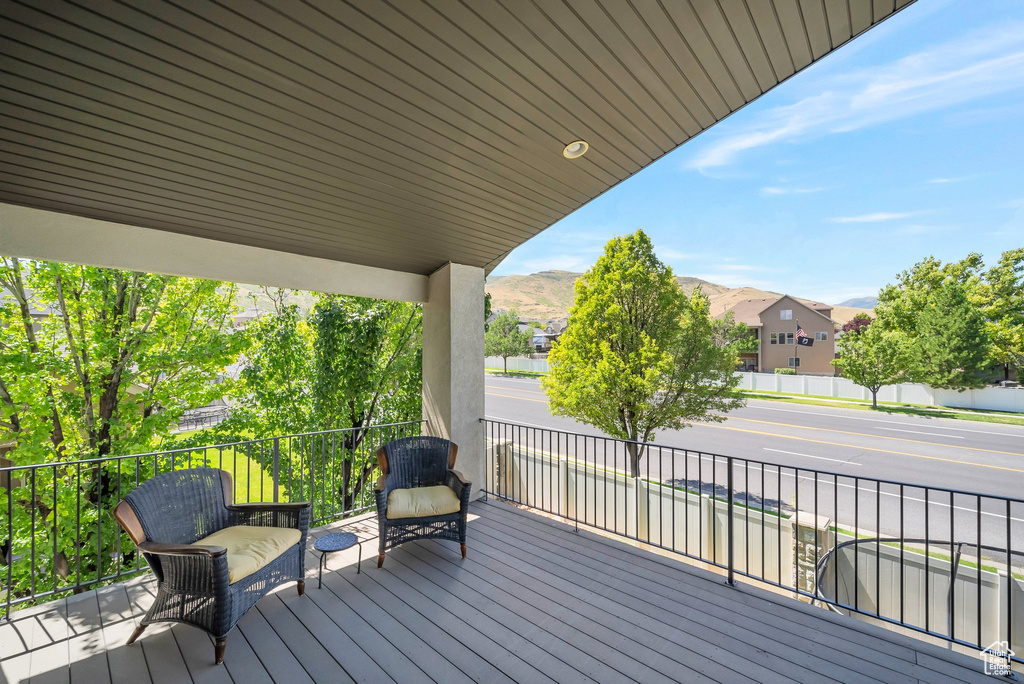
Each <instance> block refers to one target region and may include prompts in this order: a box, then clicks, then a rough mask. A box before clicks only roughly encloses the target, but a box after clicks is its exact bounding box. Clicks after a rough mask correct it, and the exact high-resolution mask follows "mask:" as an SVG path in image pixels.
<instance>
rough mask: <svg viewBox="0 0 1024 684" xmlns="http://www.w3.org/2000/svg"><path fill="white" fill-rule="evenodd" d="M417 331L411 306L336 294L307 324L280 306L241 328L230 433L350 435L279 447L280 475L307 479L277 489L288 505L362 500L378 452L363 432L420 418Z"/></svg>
mask: <svg viewBox="0 0 1024 684" xmlns="http://www.w3.org/2000/svg"><path fill="white" fill-rule="evenodd" d="M421 328H422V313H421V309H420V307H419V306H417V305H414V304H406V303H401V302H385V301H379V300H373V299H366V298H360V297H343V296H338V295H317V302H316V305H315V306H314V307H313V310H312V312H311V314H310V316H309V318H308V320H306V319H303V318H302V317H301V316H300V314H299V311H298V309H297V307H295V306H293V305H287V306H282V307H280V308H279V313H272V314H265V315H263V316H260V317H259V319H258V320H257V321H256V322H255V323H254V324H253V325H251V326H250V328H249V330H250V331H251V334H252V348H251V349H250V350H249V352H248V353H247V354H246V357H245V358H244V359H243V370H242V372H241V377H240V379H239V382H238V383H237V385H236V390H235V393H234V396H235V399H236V402H237V408H236V410H235V417H234V418H233V419H232V420H233V421H237V424H236V425H237V427H238V428H249V429H251V430H253V431H254V432H256V434H257V435H258V436H262V437H270V436H275V435H291V434H299V433H306V432H317V431H327V430H338V429H349V428H355V429H354V430H352V431H351V432H349V433H346V434H345V435H344V437H339V436H337V435H331V436H324V435H311V436H305V437H300V438H297V439H289V440H287V441H286V442H285V443H284V444H283V446H281V447H280V451H281V455H282V458H284V459H290V460H291V461H292V463H291V464H290V465H291V467H290V469H289V472H292V471H295V472H299V470H302V471H303V472H307V473H309V474H310V477H304V478H301V479H290V480H288V481H287V482H286V483H285V485H284V486H285V488H286V490H287V495H288V497H289V498H290V499H292V500H299V499H314V500H316V501H317V506H318V509H317V510H316V511H315V514H316V515H318V516H320V515H327V514H331V513H334V512H338V511H342V510H351V509H352V508H353V507H354V506H355V505H357V504H361V503H364V502H365V497H366V496H367V493H368V489H367V487H366V483H367V482H369V481H370V478H371V476H372V474H373V469H374V467H375V466H376V461H375V460H374V451H375V449H376V448H377V447H378V446H380V445H379V444H367V443H365V442H364V440H365V438H366V436H367V434H369V431H370V430H371V429H372V428H373V427H374V426H375V425H380V424H385V423H392V422H401V421H406V420H414V419H418V418H419V417H420V415H421V414H422V409H421V399H420V390H421V386H422V380H421ZM262 462H263V465H264V466H265V467H266V468H271V467H272V462H271V461H270V460H267V459H263V460H262ZM324 484H328V485H329V486H326V487H324V486H323V485H324ZM314 492H315V493H316V496H313V494H314Z"/></svg>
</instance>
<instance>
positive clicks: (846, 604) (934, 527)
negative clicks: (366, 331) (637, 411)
mask: <svg viewBox="0 0 1024 684" xmlns="http://www.w3.org/2000/svg"><path fill="white" fill-rule="evenodd" d="M484 422H485V432H486V442H487V471H486V472H487V482H486V483H485V489H486V491H487V493H488V494H489V495H492V496H495V497H498V498H501V499H505V500H508V501H511V502H514V503H518V504H522V505H525V506H529V507H532V508H535V509H539V510H542V511H545V512H547V513H551V514H554V515H557V516H560V517H562V518H564V519H565V520H567V521H569V522H570V523H573V524H575V525H576V526H577V528H579V527H580V526H586V527H589V528H594V529H597V530H601V531H604V532H609V533H613V534H616V535H620V536H623V537H626V538H629V539H633V540H637V541H640V542H643V543H645V544H648V545H650V546H653V547H657V548H660V549H664V550H666V551H670V552H673V553H676V554H680V555H682V556H686V557H688V558H691V559H694V560H697V561H701V562H702V563H703V564H705V565H706V566H709V567H711V568H717V569H718V570H719V571H721V572H722V573H723V574H724V575H725V577H726V581H727V582H729V583H730V584H732V583H734V582H735V581H736V578H737V577H741V578H748V579H750V580H755V581H757V582H760V583H766V584H769V585H772V586H773V587H775V588H776V590H783V591H785V592H787V593H791V595H793V596H794V597H797V598H802V599H804V600H809V601H811V602H813V603H816V604H819V605H822V606H825V607H827V608H829V609H830V610H834V611H837V612H841V613H845V614H850V615H854V616H857V617H869V618H873V619H877V620H881V621H884V622H886V623H889V624H894V625H899V626H901V627H904V628H907V629H908V630H911V631H913V632H918V633H923V634H927V635H930V636H934V637H939V638H942V639H945V640H947V641H950V642H954V643H957V644H960V645H963V646H967V647H970V648H974V649H979V650H981V649H985V648H987V647H989V646H998V645H999V644H1000V643H1001V642H1005V644H1003V645H1004V646H1005V645H1007V644H1008V645H1009V647H1010V648H1009V650H1012V651H1015V652H1016V653H1017V654H1024V500H1021V499H1015V498H1008V497H1001V496H992V495H986V494H981V493H977V492H969V491H962V490H956V489H949V488H941V487H928V486H923V485H915V484H910V483H906V482H898V481H894V480H885V479H879V478H870V477H860V476H857V475H851V474H847V473H840V472H832V471H824V470H817V469H813V468H803V467H799V466H789V465H782V464H778V463H770V462H766V461H758V460H754V459H748V458H742V457H736V456H724V455H721V454H714V453H708V452H702V451H693V450H689V449H685V448H679V447H672V446H666V445H660V444H650V443H636V442H628V441H624V440H619V439H612V438H608V437H601V436H595V435H584V434H578V433H572V432H565V431H559V430H552V429H547V428H539V427H533V426H527V425H520V424H516V423H511V422H502V421H493V420H487V421H484ZM636 456H639V458H636ZM631 464H636V467H633V466H631ZM998 650H1000V651H1005V650H1006V649H1004V648H998ZM1014 658H1015V659H1016V660H1018V661H1021V656H1020V655H1017V656H1015V657H1014Z"/></svg>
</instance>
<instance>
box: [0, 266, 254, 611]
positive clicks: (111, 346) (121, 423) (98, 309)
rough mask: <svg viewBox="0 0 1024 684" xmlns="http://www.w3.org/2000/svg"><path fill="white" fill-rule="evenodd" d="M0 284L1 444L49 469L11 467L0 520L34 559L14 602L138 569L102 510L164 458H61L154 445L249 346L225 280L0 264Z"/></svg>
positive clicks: (13, 455) (17, 458) (16, 575)
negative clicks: (117, 461)
mask: <svg viewBox="0 0 1024 684" xmlns="http://www.w3.org/2000/svg"><path fill="white" fill-rule="evenodd" d="M0 287H2V288H3V290H5V292H4V293H0V439H2V440H3V441H13V442H14V444H15V448H14V450H13V451H11V452H9V453H8V454H7V458H9V459H10V460H11V461H13V463H14V464H15V465H16V466H26V465H33V464H53V467H46V468H42V469H39V470H37V471H35V474H34V475H29V474H28V471H22V472H21V473H20V474H18V473H15V476H14V477H12V478H11V484H10V486H11V492H10V496H11V500H12V501H13V502H15V504H14V505H13V506H12V507H11V509H10V511H9V512H8V510H7V508H6V507H5V509H4V510H3V511H2V513H0V529H3V530H5V531H6V530H7V527H8V525H10V526H11V527H12V528H13V529H14V539H16V540H19V541H24V540H31V541H34V543H35V549H36V561H37V562H36V565H35V566H32V564H31V558H30V557H29V554H22V555H23V557H22V558H21V559H20V560H15V561H14V563H13V565H14V567H12V568H11V572H12V583H13V587H12V589H11V591H12V592H13V594H14V595H15V596H17V595H19V594H20V593H22V592H24V591H26V590H27V589H28V588H29V587H30V586H31V585H32V583H33V582H35V583H36V584H37V585H42V586H63V585H66V584H69V583H75V581H76V580H79V579H81V580H82V581H88V580H89V579H90V578H93V577H95V578H100V577H103V576H105V575H107V574H110V573H112V572H115V571H117V570H118V569H119V568H120V567H122V564H123V563H131V564H133V563H134V560H133V558H132V557H131V555H130V554H128V555H126V554H123V553H122V554H117V553H115V550H116V549H118V548H119V546H118V545H119V543H120V542H121V541H123V540H122V538H121V532H120V530H119V529H118V528H117V524H116V522H115V521H114V520H113V517H112V516H111V515H110V510H111V508H112V507H113V506H114V504H116V502H117V500H118V498H119V495H121V494H123V493H125V492H126V491H127V488H128V487H130V486H133V485H134V483H135V482H137V481H141V480H144V479H146V478H148V477H150V476H151V475H152V473H153V472H154V470H155V469H156V468H161V469H166V468H167V467H168V464H167V459H166V458H164V457H160V456H157V457H153V458H151V459H145V462H144V463H143V462H136V461H126V462H125V463H124V464H123V465H119V466H114V465H112V464H109V463H108V464H104V465H103V466H92V465H69V466H65V465H62V464H64V463H66V462H68V461H73V460H76V459H88V458H98V457H103V456H112V455H121V454H130V453H139V452H145V451H148V450H149V448H150V447H151V445H153V444H154V442H155V440H156V438H158V437H160V436H161V435H164V434H166V433H167V431H168V429H169V427H170V426H171V425H172V424H174V423H175V422H176V421H177V420H178V418H179V417H180V416H181V414H182V413H183V412H184V411H185V410H186V409H189V408H193V407H197V406H203V405H205V404H207V403H209V402H210V401H211V400H213V399H216V398H219V397H221V396H222V395H223V394H224V392H225V391H226V389H227V385H226V384H224V383H220V382H216V381H217V380H219V375H220V373H221V372H222V371H223V369H224V367H225V366H226V365H227V364H229V363H231V362H232V361H233V360H234V359H235V358H236V357H237V355H238V352H239V349H240V348H241V346H242V344H243V342H244V339H243V336H241V335H238V334H236V333H235V332H233V331H232V330H231V328H230V326H229V317H230V315H231V314H232V313H233V312H234V311H235V304H234V298H235V291H234V288H233V286H227V285H224V284H222V283H216V282H211V281H204V280H195V279H191V278H174V277H169V276H162V275H153V274H145V273H136V272H130V271H120V270H114V269H105V268H94V267H89V266H76V265H70V264H57V263H43V262H23V261H20V260H19V259H16V258H0ZM34 312H35V313H36V314H37V316H38V320H37V319H34V318H33V313H34ZM129 483H131V485H129ZM44 493H45V496H44ZM8 513H9V516H8ZM79 524H80V527H79ZM3 536H5V537H6V534H4V535H3ZM123 547H124V548H126V549H130V548H131V545H130V543H129V542H126V541H125V542H124V544H123Z"/></svg>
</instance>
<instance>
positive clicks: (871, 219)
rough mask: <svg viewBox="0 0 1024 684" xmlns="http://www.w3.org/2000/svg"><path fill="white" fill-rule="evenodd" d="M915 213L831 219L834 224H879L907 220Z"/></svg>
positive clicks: (879, 212)
mask: <svg viewBox="0 0 1024 684" xmlns="http://www.w3.org/2000/svg"><path fill="white" fill-rule="evenodd" d="M916 213H918V212H915V211H906V212H900V213H897V212H889V211H876V212H875V213H873V214H862V215H861V216H837V217H836V218H833V219H829V220H830V221H832V223H878V222H879V221H895V220H896V219H903V218H907V217H908V216H914V215H915V214H916Z"/></svg>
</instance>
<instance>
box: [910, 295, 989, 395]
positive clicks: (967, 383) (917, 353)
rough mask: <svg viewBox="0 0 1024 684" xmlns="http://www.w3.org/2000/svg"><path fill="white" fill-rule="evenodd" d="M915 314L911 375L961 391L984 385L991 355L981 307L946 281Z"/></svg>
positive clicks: (934, 384)
mask: <svg viewBox="0 0 1024 684" xmlns="http://www.w3.org/2000/svg"><path fill="white" fill-rule="evenodd" d="M928 304H929V305H928V306H927V307H926V308H925V309H924V310H923V311H921V313H920V314H919V315H918V317H917V328H916V330H915V333H916V336H915V343H914V345H913V346H912V348H911V349H912V364H911V374H912V376H913V377H914V379H915V380H917V381H918V382H923V383H926V384H928V385H931V386H932V387H940V388H944V389H957V390H964V389H970V388H976V387H984V386H985V385H987V384H988V383H989V382H990V380H991V377H992V370H991V368H992V357H991V356H990V354H989V349H990V345H989V341H988V335H987V333H986V330H985V319H984V318H983V317H982V313H981V310H980V309H979V307H977V306H976V305H975V304H973V303H971V301H970V300H969V299H968V297H967V291H966V289H965V288H964V286H963V285H961V284H960V283H958V282H956V281H955V280H949V281H947V282H945V283H943V284H942V285H941V286H940V287H938V288H937V289H936V290H935V291H934V292H932V293H931V296H930V298H929V302H928Z"/></svg>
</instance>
